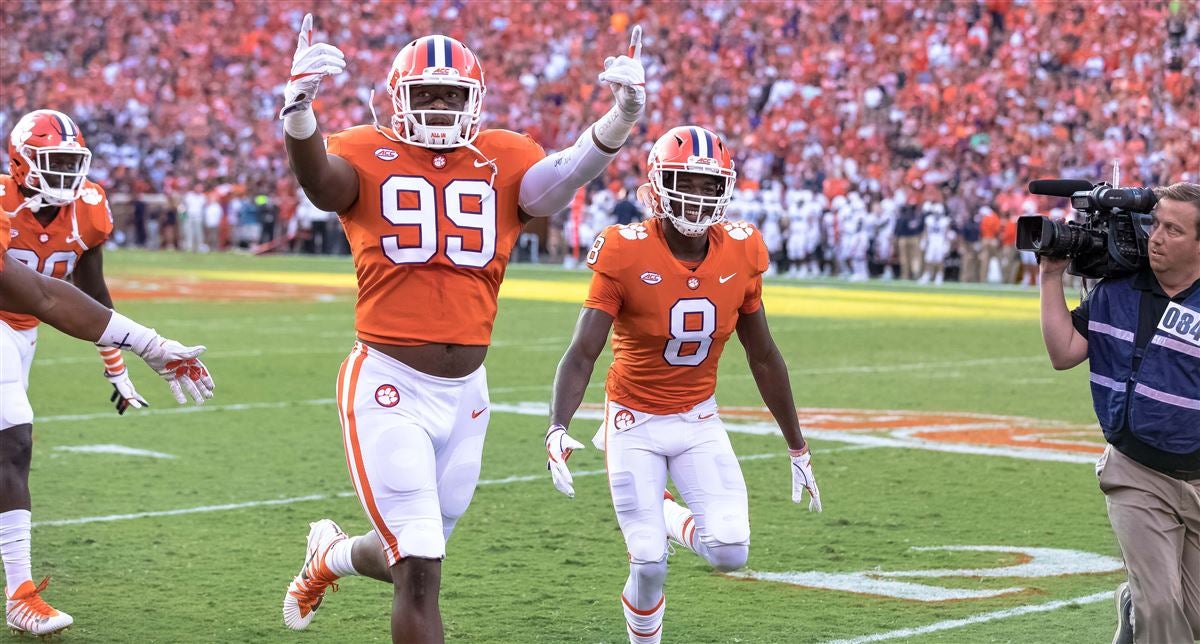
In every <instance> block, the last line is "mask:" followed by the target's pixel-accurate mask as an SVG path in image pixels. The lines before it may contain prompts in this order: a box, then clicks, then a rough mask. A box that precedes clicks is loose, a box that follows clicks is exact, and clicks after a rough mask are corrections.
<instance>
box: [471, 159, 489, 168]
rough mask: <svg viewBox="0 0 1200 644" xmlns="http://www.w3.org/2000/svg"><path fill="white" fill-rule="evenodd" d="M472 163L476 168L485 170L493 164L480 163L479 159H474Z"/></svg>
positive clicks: (487, 162)
mask: <svg viewBox="0 0 1200 644" xmlns="http://www.w3.org/2000/svg"><path fill="white" fill-rule="evenodd" d="M472 163H474V164H475V167H476V168H486V167H488V166H489V165H492V163H493V162H492V161H480V160H479V159H475V160H474V161H472Z"/></svg>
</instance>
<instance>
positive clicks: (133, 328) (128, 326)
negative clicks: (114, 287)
mask: <svg viewBox="0 0 1200 644" xmlns="http://www.w3.org/2000/svg"><path fill="white" fill-rule="evenodd" d="M157 337H158V333H157V332H156V331H155V330H154V329H151V328H149V327H144V326H142V325H140V324H138V323H137V322H134V321H133V320H130V319H129V318H127V317H125V316H124V315H121V314H120V313H117V312H116V311H113V312H112V317H111V318H109V320H108V326H107V327H106V328H105V329H104V333H103V334H101V335H100V339H99V340H97V341H96V344H97V345H98V346H102V347H114V348H117V349H126V350H129V351H132V352H134V353H136V354H138V355H139V356H140V355H142V354H143V353H144V352H145V351H146V349H147V348H149V346H150V344H151V343H152V342H153V341H154V339H155V338H157Z"/></svg>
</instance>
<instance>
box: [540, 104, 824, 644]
mask: <svg viewBox="0 0 1200 644" xmlns="http://www.w3.org/2000/svg"><path fill="white" fill-rule="evenodd" d="M647 166H648V168H649V183H647V184H645V185H643V186H642V187H641V188H640V189H639V190H638V195H639V197H640V198H641V200H642V202H643V203H645V204H646V206H647V207H648V209H649V210H650V212H652V213H653V214H654V215H655V217H654V219H652V220H650V221H647V222H645V223H644V224H634V225H629V226H611V227H609V228H608V229H607V230H605V231H604V234H603V235H601V236H600V237H598V238H597V239H596V243H595V244H594V245H593V246H592V250H591V252H590V253H588V259H587V263H588V266H589V267H590V268H591V269H592V270H593V271H595V274H594V275H593V276H592V285H591V290H590V293H589V294H588V298H587V300H586V301H585V302H584V305H583V306H584V308H583V311H582V313H581V314H580V316H579V321H578V322H577V324H576V326H575V334H574V338H573V339H572V340H571V345H570V346H569V347H568V348H567V352H566V354H565V355H563V358H562V361H561V362H559V365H558V372H557V373H556V374H555V377H554V394H553V400H552V401H551V408H550V428H549V430H547V432H546V451H547V452H548V453H549V463H548V466H549V468H550V470H551V474H552V478H553V481H554V486H555V487H556V488H557V489H558V490H559V491H561V492H563V493H564V494H566V495H568V496H572V497H573V496H574V495H575V489H574V485H573V481H572V478H571V473H570V470H569V469H568V468H567V459H568V458H569V457H570V455H571V452H572V450H576V449H582V448H583V445H582V444H581V443H579V442H578V441H576V440H575V439H573V438H571V437H570V436H569V435H568V434H567V427H568V425H569V424H570V422H571V418H572V416H574V415H575V411H576V410H577V409H578V408H579V403H580V401H581V400H582V399H583V394H584V390H585V389H586V388H587V384H588V380H589V379H590V377H591V374H592V370H593V369H594V368H595V364H596V359H597V357H599V355H600V352H601V351H603V350H604V342H605V339H606V338H607V337H608V334H609V330H610V329H612V330H613V354H614V361H613V364H612V367H611V369H610V370H609V373H608V381H607V383H606V386H605V391H606V397H607V401H606V404H605V420H604V424H603V426H602V427H601V428H600V431H599V433H598V434H597V435H596V437H595V438H594V439H593V444H595V445H596V446H597V447H599V448H600V449H603V450H605V462H606V464H607V469H608V482H609V489H610V491H611V493H612V500H613V506H614V507H615V508H616V512H617V522H618V523H619V524H620V526H621V532H622V533H623V534H624V537H625V545H626V548H627V550H628V552H629V577H628V578H627V580H626V582H625V587H624V589H623V591H622V592H621V607H622V609H623V611H624V614H625V624H626V629H627V631H628V635H629V641H630V642H633V643H637V644H646V643H654V642H658V641H660V639H661V637H662V619H663V613H664V611H665V610H666V597H665V595H664V594H663V583H664V582H665V580H666V576H667V538H668V536H669V537H670V538H671V539H673V540H674V541H676V542H678V543H680V544H682V545H683V546H684V547H686V548H688V549H689V550H692V551H693V552H695V553H697V554H698V555H700V556H701V557H703V558H704V559H705V561H707V562H708V563H709V564H711V565H712V566H714V567H715V568H717V569H718V570H722V571H730V570H736V569H738V568H741V567H742V566H744V565H745V564H746V559H747V557H748V555H749V547H750V521H749V514H748V510H747V501H746V484H745V481H744V480H743V478H742V473H741V468H740V466H739V465H738V462H737V457H736V456H735V455H734V453H733V448H732V447H731V446H730V443H729V437H728V436H727V435H726V433H725V427H724V425H723V424H722V423H721V418H720V415H719V413H718V409H717V403H716V399H715V397H714V392H715V390H716V384H717V362H718V360H720V357H721V352H722V350H723V349H724V347H725V342H726V341H727V340H728V339H729V337H730V335H732V334H733V332H734V331H735V330H736V331H737V334H738V339H739V340H740V341H741V343H742V345H743V347H745V350H746V356H747V359H748V361H749V363H750V371H751V372H752V373H753V374H754V380H755V382H756V383H757V384H758V389H759V392H760V393H761V395H762V397H763V400H764V401H765V402H766V404H767V407H768V408H769V409H770V410H771V414H772V415H773V416H774V418H775V421H776V422H777V423H778V424H779V428H780V429H781V430H782V432H783V436H784V438H785V440H786V441H787V445H788V448H789V453H790V455H791V471H792V501H794V502H796V503H800V502H801V501H802V498H803V495H804V492H805V491H806V490H807V491H808V493H809V494H810V496H811V500H810V502H809V510H816V511H818V512H819V511H820V510H821V497H820V492H819V491H818V489H817V484H816V480H815V479H814V478H813V472H812V466H811V463H810V460H809V453H808V445H807V443H805V441H804V436H803V435H802V434H801V431H800V423H799V419H798V418H797V415H796V405H795V403H794V402H793V399H792V390H791V385H790V382H789V379H788V371H787V365H786V364H785V363H784V360H783V356H782V355H781V354H780V352H779V349H778V347H776V346H775V341H774V340H773V339H772V337H771V332H770V329H769V328H768V327H767V316H766V312H765V311H764V310H763V307H762V300H761V297H762V273H763V271H765V270H766V268H767V261H768V258H767V249H766V246H765V245H764V244H763V242H762V236H761V235H760V234H758V232H757V231H756V230H755V228H754V227H753V226H751V225H750V224H747V223H745V222H726V221H724V214H725V207H726V206H727V204H728V203H729V200H730V197H731V196H732V195H733V186H734V182H735V180H736V176H737V175H736V174H735V172H734V169H733V161H732V160H731V155H730V152H729V150H728V149H726V148H725V145H724V143H723V142H722V141H721V139H720V138H719V137H718V136H717V135H715V134H713V133H712V132H709V131H708V130H705V129H703V128H700V127H696V126H685V127H677V128H674V129H672V130H671V131H669V132H667V133H666V134H665V135H664V136H663V137H662V138H660V139H659V140H658V142H657V143H655V145H654V147H653V148H652V149H651V151H650V159H649V162H648V164H647ZM668 474H669V475H670V478H671V479H672V480H673V481H674V482H675V486H676V487H677V488H678V489H679V491H680V493H681V494H682V496H683V500H684V501H685V502H686V503H687V507H683V506H681V505H679V504H678V503H675V502H674V500H673V499H671V498H670V497H669V495H668V498H667V499H666V500H664V489H665V488H666V485H667V477H668Z"/></svg>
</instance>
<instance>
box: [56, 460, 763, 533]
mask: <svg viewBox="0 0 1200 644" xmlns="http://www.w3.org/2000/svg"><path fill="white" fill-rule="evenodd" d="M785 453H786V452H780V453H772V454H750V455H747V456H739V457H738V460H739V461H757V460H762V459H765V458H777V457H779V456H782V455H783V454H785ZM602 474H604V470H584V471H582V472H572V475H573V476H574V478H579V477H581V476H600V475H602ZM529 481H546V483H550V474H549V473H542V474H526V475H518V476H506V477H504V478H502V479H481V480H480V481H479V484H478V485H479V486H481V487H482V486H489V485H508V484H509V483H527V482H529ZM351 496H354V493H353V492H337V493H335V494H309V495H306V496H294V497H291V498H287V499H266V500H262V501H246V502H243V503H225V504H221V505H201V506H197V507H191V508H178V509H175V510H157V511H153V512H134V513H132V514H107V515H103V516H95V517H79V518H77V519H50V520H48V521H35V522H34V523H33V527H35V528H41V527H48V526H60V525H82V524H85V523H111V522H113V521H131V520H133V519H148V518H151V517H174V516H179V515H183V514H201V513H204V512H224V511H227V510H244V509H246V508H258V507H263V506H271V505H292V504H293V503H303V502H305V501H325V500H328V499H335V498H345V497H351Z"/></svg>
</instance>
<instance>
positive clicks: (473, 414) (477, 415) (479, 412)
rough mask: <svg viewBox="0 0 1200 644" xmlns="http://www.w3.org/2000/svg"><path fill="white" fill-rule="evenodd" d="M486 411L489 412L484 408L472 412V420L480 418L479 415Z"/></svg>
mask: <svg viewBox="0 0 1200 644" xmlns="http://www.w3.org/2000/svg"><path fill="white" fill-rule="evenodd" d="M485 411H487V407H484V408H483V409H480V410H479V411H472V412H471V418H479V415H480V414H482V413H483V412H485Z"/></svg>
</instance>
